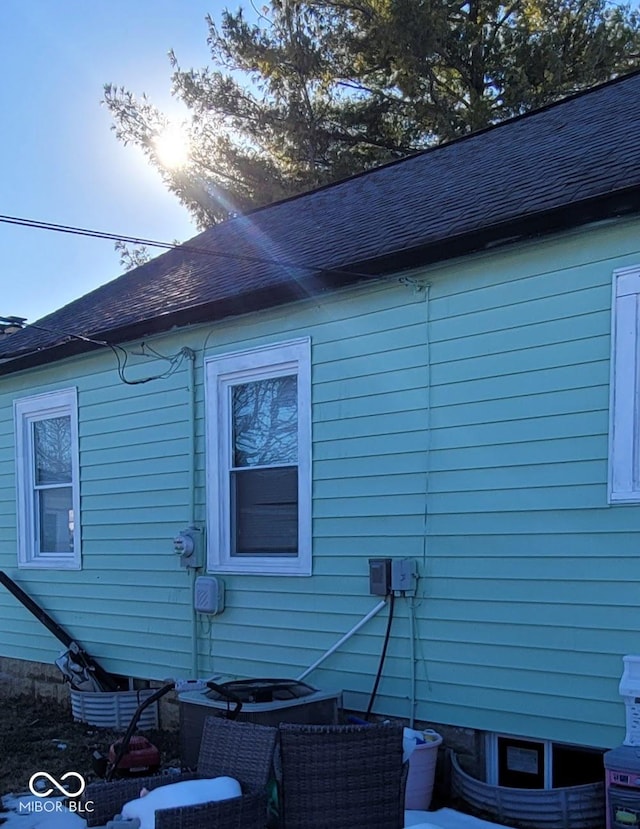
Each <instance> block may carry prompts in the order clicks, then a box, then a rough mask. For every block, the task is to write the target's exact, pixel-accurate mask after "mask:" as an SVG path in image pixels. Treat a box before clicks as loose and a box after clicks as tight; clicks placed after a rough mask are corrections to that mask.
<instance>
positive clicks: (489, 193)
mask: <svg viewBox="0 0 640 829" xmlns="http://www.w3.org/2000/svg"><path fill="white" fill-rule="evenodd" d="M639 151H640V73H633V74H631V75H628V76H626V77H624V78H619V79H617V80H615V81H611V82H609V83H607V84H604V85H602V86H600V87H597V88H595V89H593V90H591V91H589V92H586V93H581V94H579V95H576V96H575V97H572V98H569V99H567V100H565V101H561V102H559V103H557V104H554V105H551V106H548V107H546V108H544V109H541V110H538V111H536V112H533V113H529V114H527V115H524V116H521V117H519V118H515V119H513V120H511V121H508V122H506V123H504V124H500V125H497V126H495V127H491V128H489V129H487V130H484V131H482V132H479V133H476V134H473V135H470V136H467V137H465V138H462V139H458V140H456V141H453V142H451V143H449V144H446V145H443V146H438V147H435V148H433V149H431V150H428V151H426V152H424V153H421V154H418V155H415V156H412V157H410V158H406V159H403V160H402V161H399V162H395V163H393V164H389V165H386V166H384V167H380V168H378V169H376V170H373V171H370V172H368V173H363V174H361V175H359V176H355V177H353V178H350V179H347V180H345V181H341V182H338V183H336V184H333V185H329V186H327V187H324V188H321V189H318V190H315V191H312V192H310V193H306V194H303V195H302V196H298V197H295V198H292V199H288V200H286V201H282V202H279V203H276V204H273V205H270V206H268V207H264V208H260V209H258V210H255V211H253V212H251V213H249V214H247V215H246V216H243V217H239V218H234V219H230V220H229V221H227V222H224V223H223V224H220V225H217V226H215V227H213V228H211V229H209V230H207V231H205V232H204V233H202V234H200V235H198V236H196V237H195V238H194V239H192V240H191V241H190V242H188V243H187V245H185V246H184V247H183V248H178V249H177V250H172V251H169V252H168V253H166V254H164V255H162V256H159V257H158V258H156V259H154V260H152V261H151V262H149V263H147V264H146V265H143V266H142V267H140V268H137V269H135V270H134V271H131V272H129V273H127V274H125V275H124V276H121V277H119V278H118V279H116V280H114V281H112V282H110V283H108V284H107V285H103V286H102V287H100V288H98V289H96V290H94V291H92V292H91V293H90V294H87V295H86V296H84V297H82V298H80V299H78V300H76V301H75V302H72V303H70V304H69V305H67V306H65V307H64V308H62V309H60V310H59V311H56V312H54V313H53V314H50V315H49V316H47V317H46V318H44V319H43V320H41V323H42V325H43V327H45V328H48V329H51V331H56V332H64V333H65V334H83V335H85V336H86V335H89V336H93V337H96V338H98V339H100V338H104V339H109V340H110V341H115V342H117V341H122V340H124V339H130V338H134V337H137V336H142V335H144V334H149V333H152V332H154V331H161V330H167V329H168V328H170V327H172V326H174V325H184V324H187V323H190V322H200V321H205V320H215V319H220V318H221V317H224V316H227V315H230V314H237V313H244V312H248V311H252V310H255V309H257V308H261V307H267V306H269V305H273V304H277V303H280V302H284V301H288V300H290V299H294V298H297V297H300V296H304V295H306V294H307V293H309V292H313V291H317V290H321V289H327V288H332V287H337V286H339V285H344V284H348V283H350V282H354V281H356V280H358V279H361V278H365V275H366V274H381V273H385V272H392V271H399V270H401V269H403V268H407V267H413V266H415V265H418V264H421V263H427V262H433V261H438V260H442V259H446V258H449V257H452V256H458V255H460V254H462V253H465V252H468V251H471V250H477V249H481V248H482V247H485V246H488V245H495V244H498V243H500V242H504V241H507V240H512V239H515V238H522V237H523V236H527V235H528V236H531V235H535V234H536V233H543V232H550V231H553V230H555V229H561V228H563V227H570V226H575V225H578V224H580V223H584V222H587V221H591V220H594V219H598V218H602V217H604V216H611V215H619V214H622V213H625V212H632V211H638V210H640V163H639V162H640V154H639ZM194 248H197V249H198V252H195V251H194V250H192V249H194ZM203 250H204V251H208V252H209V255H203V254H202V251H203ZM216 252H217V253H216ZM236 256H237V257H239V258H235V257H236ZM241 257H245V258H241ZM316 269H317V270H316ZM334 269H337V270H338V271H343V272H342V273H340V272H335V270H334ZM344 271H348V272H349V273H344ZM86 348H87V345H86V344H84V343H81V342H80V341H78V340H74V341H69V339H68V337H65V336H64V335H63V334H59V335H55V334H50V333H47V332H45V331H41V330H37V329H35V328H31V329H25V330H24V331H21V332H19V333H17V334H13V335H12V336H11V337H9V338H7V341H6V342H3V343H2V345H0V359H1V358H2V357H3V356H4V357H8V356H10V354H11V353H12V352H13V354H16V352H18V351H22V352H23V353H25V352H30V355H29V356H26V357H23V358H22V359H16V360H12V361H11V362H10V363H7V362H4V363H0V373H4V372H7V371H11V370H17V369H18V368H20V367H22V366H27V365H30V364H35V363H42V362H47V361H49V360H54V359H58V358H59V357H62V356H65V355H66V354H69V353H73V352H74V351H78V350H83V349H86ZM42 349H45V350H46V352H43V351H42ZM34 350H40V351H39V352H38V353H37V354H35V355H34V353H33V352H34Z"/></svg>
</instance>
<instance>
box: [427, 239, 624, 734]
mask: <svg viewBox="0 0 640 829" xmlns="http://www.w3.org/2000/svg"><path fill="white" fill-rule="evenodd" d="M637 239H638V234H637V225H635V226H634V225H629V226H627V227H626V228H622V229H618V230H615V229H611V228H609V229H605V228H594V229H590V230H589V229H587V230H585V231H584V232H582V233H579V234H578V233H576V234H573V235H571V236H567V237H565V238H564V239H561V238H559V239H557V240H555V241H550V242H546V243H544V242H543V243H540V244H537V245H535V246H534V245H529V246H527V247H526V248H524V249H523V248H520V249H519V250H518V251H517V252H516V250H515V249H514V250H513V251H512V252H504V253H502V254H499V255H495V256H492V257H489V256H485V257H478V259H476V260H475V261H470V262H469V263H467V264H466V265H461V266H460V267H459V268H456V269H454V268H447V269H442V270H441V271H440V272H438V273H436V274H433V280H432V286H431V292H430V297H431V301H430V305H429V317H430V327H429V336H430V355H431V365H430V380H431V388H430V402H431V414H430V426H431V434H430V453H429V467H430V471H429V495H428V499H427V503H428V517H427V548H426V560H425V578H424V580H423V585H422V586H423V590H424V596H423V598H422V600H421V604H420V607H419V609H418V622H417V633H418V637H419V640H420V647H421V648H422V655H423V657H424V658H423V659H420V660H419V662H418V676H417V689H418V697H419V703H418V715H419V716H422V717H424V718H430V719H433V720H436V721H437V720H440V721H443V722H450V723H456V724H458V725H468V726H472V727H476V728H486V729H488V730H496V731H503V732H511V733H515V734H521V735H524V736H538V737H544V738H549V739H556V740H566V741H569V742H576V743H584V744H591V745H602V746H608V745H609V746H610V745H615V744H616V743H618V742H620V741H621V739H622V736H623V731H622V730H621V729H622V726H623V724H624V706H623V705H622V702H621V700H620V697H619V696H618V692H617V684H618V681H619V677H620V674H621V670H622V658H621V657H622V656H623V655H624V654H625V653H633V652H637V650H638V643H637V633H638V630H639V629H640V609H639V607H638V595H637V588H636V584H637V580H638V579H640V557H638V535H637V533H638V531H640V510H639V509H638V508H637V507H628V506H625V507H618V506H615V507H609V506H608V504H607V454H608V421H609V412H608V406H609V349H610V340H609V335H610V304H611V277H612V272H613V270H614V269H615V268H616V267H621V266H624V265H628V264H631V263H637V262H638V261H640V247H639V246H638V243H637Z"/></svg>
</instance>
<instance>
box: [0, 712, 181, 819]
mask: <svg viewBox="0 0 640 829" xmlns="http://www.w3.org/2000/svg"><path fill="white" fill-rule="evenodd" d="M143 733H144V736H145V737H147V739H148V740H150V741H151V742H152V743H153V744H154V745H155V746H157V748H159V749H160V752H161V758H162V765H163V766H179V765H180V762H179V759H178V757H179V748H178V735H177V733H176V732H171V731H145V732H143ZM119 737H122V731H113V730H109V729H103V728H96V727H95V726H91V725H87V724H86V723H78V722H74V721H73V718H72V716H71V711H70V709H69V708H68V707H66V706H64V705H60V704H59V703H56V702H54V701H53V700H49V699H34V698H32V697H26V696H20V697H11V698H1V699H0V796H2V795H5V794H9V793H14V794H19V793H22V792H26V791H27V788H28V783H29V778H30V777H31V775H32V774H34V773H35V772H38V771H46V772H48V773H49V774H51V775H52V776H53V777H55V778H57V779H59V777H60V775H61V774H64V773H65V772H66V771H76V772H78V773H79V774H81V775H82V776H83V777H85V779H86V780H87V782H89V781H91V780H95V779H97V776H96V774H95V772H94V770H93V766H92V755H93V752H94V751H100V752H107V751H108V749H109V746H110V745H111V743H113V742H114V741H115V740H117V739H118V738H119ZM1 822H2V819H1V818H0V823H1Z"/></svg>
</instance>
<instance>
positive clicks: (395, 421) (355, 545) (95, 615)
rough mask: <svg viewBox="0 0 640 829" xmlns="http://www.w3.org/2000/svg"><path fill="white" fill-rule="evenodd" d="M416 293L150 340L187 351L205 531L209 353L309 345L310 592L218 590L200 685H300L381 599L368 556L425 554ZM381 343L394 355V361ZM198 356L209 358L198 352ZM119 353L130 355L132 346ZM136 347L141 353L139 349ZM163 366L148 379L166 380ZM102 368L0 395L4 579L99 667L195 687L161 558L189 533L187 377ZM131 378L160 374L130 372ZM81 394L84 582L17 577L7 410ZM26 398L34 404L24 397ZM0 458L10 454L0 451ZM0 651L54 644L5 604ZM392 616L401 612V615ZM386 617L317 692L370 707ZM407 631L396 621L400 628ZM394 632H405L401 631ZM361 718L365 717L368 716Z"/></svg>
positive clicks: (362, 292) (391, 290) (281, 583)
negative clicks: (261, 680)
mask: <svg viewBox="0 0 640 829" xmlns="http://www.w3.org/2000/svg"><path fill="white" fill-rule="evenodd" d="M425 307H426V306H425V294H424V293H414V291H413V289H411V288H408V287H406V286H401V285H399V284H398V283H397V282H396V281H395V280H394V281H392V282H391V283H390V284H389V285H381V284H379V283H378V284H377V285H372V286H367V287H365V288H363V289H356V290H352V291H347V292H344V293H342V294H337V295H330V296H328V297H326V298H324V299H317V300H314V301H312V302H309V303H300V304H299V305H296V306H292V307H289V308H286V309H275V310H273V311H269V312H264V313H260V314H253V315H251V316H247V317H244V318H238V319H234V320H229V321H226V322H223V323H220V324H217V325H216V326H215V327H211V328H208V327H206V326H203V327H200V328H198V329H191V330H186V331H182V332H180V331H179V332H176V333H175V334H172V335H171V336H168V337H162V338H158V339H157V340H154V347H155V348H156V349H157V350H159V351H161V352H163V353H173V352H176V351H178V350H179V349H180V348H182V347H183V346H189V347H190V348H193V349H194V351H195V352H196V355H197V357H196V384H197V390H196V398H197V400H196V439H195V445H196V458H195V466H196V511H197V520H198V522H199V523H200V524H201V525H202V524H204V518H205V499H206V479H205V438H204V435H205V417H206V411H205V410H206V397H205V391H204V386H203V357H204V355H205V353H206V356H212V355H215V354H220V353H225V352H229V351H237V350H241V349H244V348H251V347H254V346H258V345H262V344H264V343H266V342H274V341H275V342H277V341H284V340H287V339H293V338H297V337H301V336H309V337H311V342H312V403H313V471H314V481H313V536H314V542H313V543H314V575H313V576H312V577H311V578H291V577H289V578H282V577H258V576H250V577H247V576H233V575H229V576H225V582H226V587H227V590H226V599H227V607H226V610H225V612H224V613H222V614H221V615H220V616H218V617H216V618H214V619H211V620H210V621H209V620H203V621H202V622H201V623H200V624H199V627H198V635H199V642H198V649H199V663H200V664H199V669H200V673H201V674H205V675H206V674H212V673H224V674H232V675H240V676H245V675H249V676H256V675H263V676H265V675H273V674H275V675H279V676H283V675H286V676H295V675H297V674H299V673H301V672H302V671H303V670H304V669H305V668H306V667H307V666H308V665H309V664H310V663H311V662H313V661H314V660H315V659H316V658H317V657H319V656H320V655H321V654H322V653H323V652H324V651H325V650H326V649H327V648H328V647H330V646H331V645H332V644H333V643H334V642H335V641H336V640H337V639H339V638H340V637H341V636H342V635H343V634H344V633H345V632H346V631H347V630H348V629H350V628H351V627H353V625H354V624H355V623H356V622H357V621H358V620H359V619H360V618H362V616H364V615H365V614H366V613H368V612H369V610H370V609H371V608H372V607H374V606H375V604H376V603H377V602H378V599H377V598H374V597H371V596H370V595H369V590H368V558H370V557H374V556H389V555H395V556H398V555H400V556H404V555H410V556H414V557H416V556H418V555H421V554H422V550H423V546H424V497H425V487H426V452H425V450H426V445H427V415H426V404H427V392H426V385H425V383H426V312H425ZM390 342H391V343H392V347H390V345H389V344H390ZM203 349H204V351H203ZM130 350H131V347H130ZM134 350H136V349H134ZM160 365H161V368H160V371H162V370H163V368H164V366H162V364H160ZM114 369H115V364H114V361H113V358H112V357H111V355H110V354H109V355H99V356H90V357H85V358H82V359H79V360H75V361H69V362H68V363H64V364H60V366H57V367H53V368H51V369H49V370H43V371H37V372H32V373H30V374H28V375H25V376H24V377H16V378H7V379H5V380H3V385H4V387H5V388H7V387H10V388H7V391H6V392H5V393H4V394H2V395H1V396H0V405H1V406H2V410H1V411H2V416H1V417H0V458H5V459H6V460H7V463H6V464H4V465H3V467H2V474H0V522H3V527H4V528H5V529H6V533H5V534H3V537H2V539H0V562H1V564H0V566H2V567H3V568H4V569H7V570H8V571H9V572H10V573H11V574H12V575H13V576H15V577H16V578H17V579H18V580H19V581H20V582H21V584H23V586H24V587H25V589H26V590H27V591H28V592H29V593H32V594H33V595H34V597H35V598H36V599H37V600H38V601H40V602H41V603H42V605H43V606H44V607H45V608H46V609H47V610H49V611H50V612H51V613H52V615H53V616H54V618H56V619H57V620H58V621H60V623H61V624H62V625H63V626H64V627H65V628H67V629H69V631H70V632H71V633H72V634H73V635H74V636H77V637H78V639H79V640H80V641H81V642H82V643H83V644H85V645H86V646H87V648H88V649H89V650H90V652H91V653H94V654H95V655H96V657H97V658H99V659H102V660H103V661H104V662H105V664H106V665H107V667H109V668H110V669H111V670H114V671H118V672H122V673H125V674H133V675H138V676H150V677H153V678H163V677H166V676H168V675H180V676H188V675H190V666H191V622H190V609H189V595H190V593H189V588H188V576H187V574H186V573H185V571H183V570H181V569H180V568H179V566H178V563H177V558H176V556H174V554H173V552H172V539H173V536H174V535H175V533H176V532H177V531H178V530H179V529H181V528H182V527H183V526H185V525H186V524H187V523H188V509H189V490H188V460H187V453H188V451H189V446H190V443H189V437H188V395H187V391H186V372H185V370H184V367H183V369H181V370H180V371H179V372H178V373H177V374H176V375H174V376H173V377H171V378H169V379H164V380H158V381H154V382H152V383H147V384H144V385H138V386H127V385H123V384H122V383H121V382H120V381H119V380H118V377H117V374H116V372H115V370H114ZM133 372H134V373H133V374H132V375H131V376H136V377H140V376H142V375H143V373H145V372H146V373H147V374H155V373H159V371H158V364H157V363H153V362H151V363H150V365H149V366H147V367H145V365H144V361H143V365H142V367H140V366H134V367H133ZM52 385H53V386H55V387H58V388H61V387H64V386H65V385H77V386H78V389H79V407H80V411H79V423H80V452H81V479H82V487H81V491H82V534H83V569H82V570H81V571H80V572H73V573H59V572H57V573H56V572H53V573H52V572H46V573H38V572H34V571H25V570H21V571H18V570H17V569H16V568H15V507H14V503H15V489H14V486H15V484H14V478H13V424H12V412H11V399H12V398H13V396H21V395H22V394H27V393H29V394H31V393H37V392H39V391H42V390H46V389H47V388H49V387H51V386H52ZM27 389H28V390H27ZM3 453H4V454H3ZM0 608H2V611H1V612H2V613H3V618H4V619H5V620H6V623H5V625H4V628H0V653H2V654H3V655H7V656H15V657H20V656H21V655H22V656H26V658H30V659H42V660H43V661H51V659H52V658H54V657H55V655H57V652H58V650H59V648H58V646H57V644H56V643H55V640H53V638H52V637H50V636H49V635H48V634H47V633H46V631H44V629H43V628H42V627H41V626H40V625H39V624H38V623H37V622H36V621H35V620H33V619H31V618H30V617H29V614H27V613H26V611H24V609H22V608H21V607H20V606H19V605H18V604H17V602H15V600H14V599H13V598H12V597H11V596H9V595H8V594H5V595H3V594H0ZM403 612H404V611H403V610H402V609H399V611H398V614H399V617H398V618H399V619H400V618H401V617H402V613H403ZM385 614H386V611H383V613H381V614H380V615H379V616H378V617H377V618H375V619H373V620H372V621H371V622H370V623H369V624H368V625H367V626H366V628H365V629H363V631H362V632H361V633H359V634H358V635H357V636H355V637H354V638H353V639H352V640H351V641H350V643H349V646H348V648H346V649H344V651H341V652H339V653H337V654H336V655H335V656H334V657H332V659H331V661H330V662H328V663H327V666H328V668H329V670H327V671H319V672H318V673H317V674H314V675H313V676H312V677H311V680H312V681H313V682H315V683H317V684H319V685H321V686H322V687H331V688H339V689H345V691H346V692H347V696H348V695H349V693H350V694H351V698H352V700H355V701H358V700H361V699H365V698H366V695H367V694H368V692H369V691H370V688H371V684H372V677H373V675H374V674H375V670H376V667H377V660H378V656H379V652H380V647H381V643H382V639H383V635H384V628H385V625H386V618H385ZM405 622H406V623H407V624H408V620H405ZM398 624H401V623H400V622H398ZM408 658H409V657H408V651H407V644H406V638H404V637H399V638H398V639H397V640H394V641H392V643H391V646H390V649H389V657H388V667H387V671H388V673H387V676H386V677H385V680H384V681H383V683H382V687H381V693H384V694H385V695H386V694H390V696H391V700H392V705H394V706H395V707H402V706H403V705H404V697H405V696H406V694H407V693H408V689H407V688H406V680H405V677H406V675H407V659H408ZM365 704H366V703H365Z"/></svg>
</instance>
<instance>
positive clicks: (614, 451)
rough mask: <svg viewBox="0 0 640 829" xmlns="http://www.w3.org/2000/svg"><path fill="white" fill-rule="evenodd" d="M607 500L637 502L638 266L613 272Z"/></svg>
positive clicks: (639, 401) (639, 387) (639, 487)
mask: <svg viewBox="0 0 640 829" xmlns="http://www.w3.org/2000/svg"><path fill="white" fill-rule="evenodd" d="M609 400H610V419H609V501H610V503H625V502H626V503H635V502H640V265H638V266H636V267H633V268H621V269H619V270H616V271H614V274H613V298H612V322H611V382H610V394H609Z"/></svg>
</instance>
